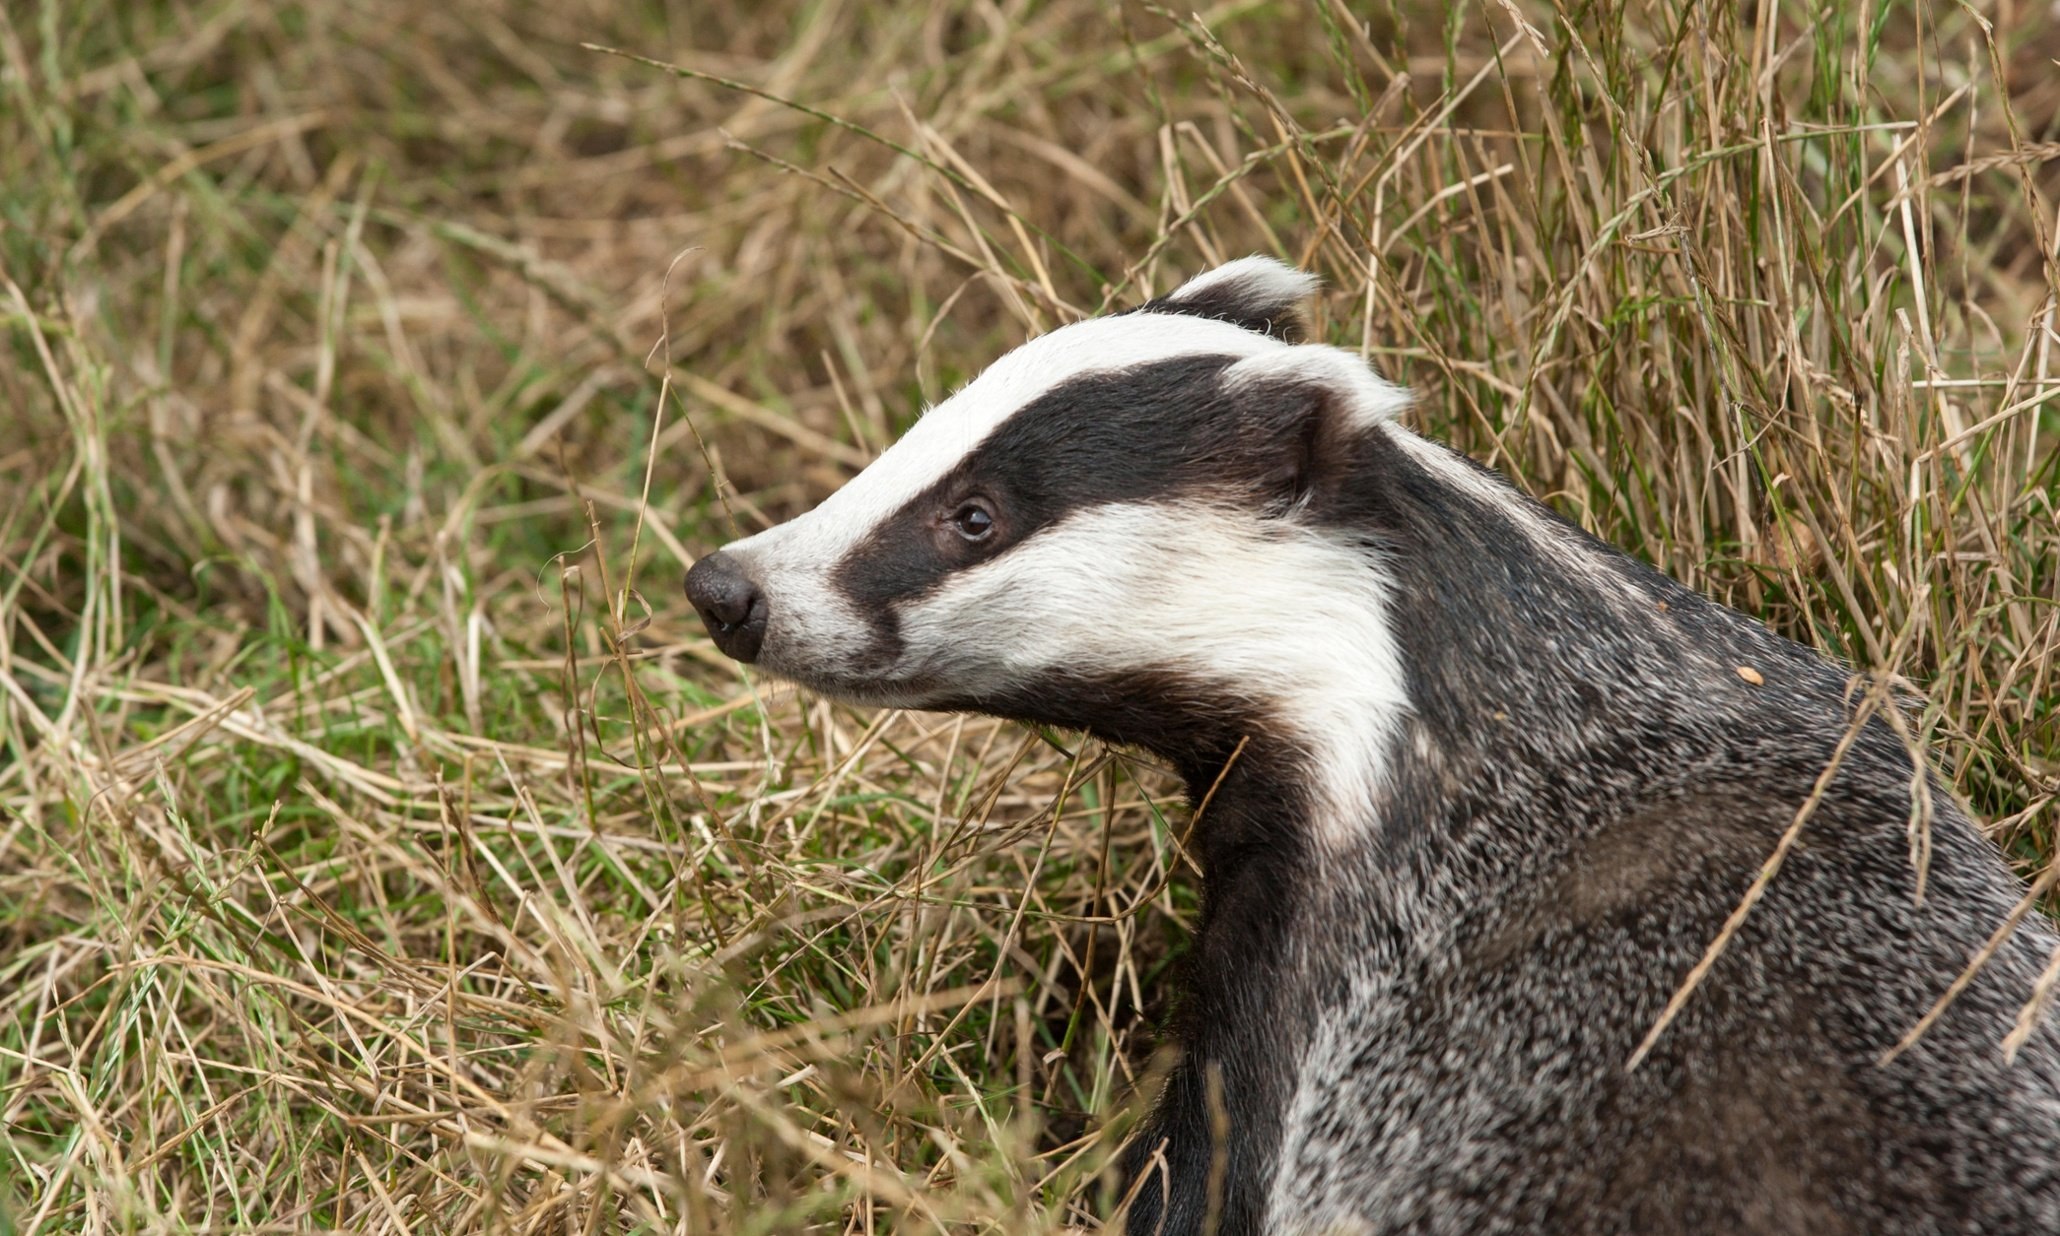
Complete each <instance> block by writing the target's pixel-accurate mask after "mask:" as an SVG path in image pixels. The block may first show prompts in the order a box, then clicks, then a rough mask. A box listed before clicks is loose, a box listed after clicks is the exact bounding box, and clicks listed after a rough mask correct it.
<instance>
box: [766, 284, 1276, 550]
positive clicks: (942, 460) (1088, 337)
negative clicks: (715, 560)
mask: <svg viewBox="0 0 2060 1236" xmlns="http://www.w3.org/2000/svg"><path fill="white" fill-rule="evenodd" d="M1286 350H1288V345H1287V344H1284V343H1282V342H1280V341H1279V340H1277V339H1269V338H1267V337H1266V336H1264V335H1259V334H1255V333H1254V332H1252V331H1248V330H1244V329H1242V328H1240V327H1237V326H1234V325H1232V324H1230V323H1228V322H1218V321H1214V320H1211V319H1208V318H1198V317H1189V316H1187V315H1184V314H1171V313H1140V314H1125V315H1122V316H1118V317H1110V318H1093V319H1090V320H1088V321H1085V322H1075V323H1073V324H1072V325H1070V326H1062V327H1060V328H1059V329H1058V330H1055V331H1053V332H1051V333H1050V334H1048V335H1041V336H1039V337H1038V338H1036V339H1032V340H1031V341H1030V342H1028V343H1026V344H1024V345H1023V346H1022V347H1020V348H1017V349H1016V350H1015V351H1013V352H1010V353H1009V354H1008V355H1006V356H1004V357H1002V358H1001V359H1000V360H998V361H996V362H994V364H992V365H990V366H988V368H987V369H986V371H985V372H983V373H982V374H980V376H979V377H977V378H975V379H973V381H972V382H970V383H968V384H967V385H966V386H965V387H964V388H962V389H961V390H959V392H958V393H957V394H955V395H953V396H951V398H949V399H947V400H945V401H944V402H943V403H941V404H939V405H937V406H936V407H935V408H933V409H931V410H930V411H929V412H928V413H926V414H924V416H923V417H922V419H921V420H918V421H917V422H916V423H915V426H914V427H913V428H911V429H910V430H909V431H908V432H907V433H906V434H904V435H902V438H901V440H900V441H899V442H896V443H895V444H894V445H893V446H892V447H890V448H888V449H887V450H886V451H885V452H884V453H882V454H881V456H880V457H879V458H878V459H876V460H874V461H873V462H872V463H871V464H870V465H869V466H868V467H867V468H866V469H865V471H863V472H861V473H859V474H858V475H857V476H856V477H853V478H852V479H851V481H850V482H849V483H848V484H846V485H845V486H844V487H843V488H842V489H839V490H838V491H837V492H836V493H834V494H831V495H830V496H829V498H828V499H826V500H825V501H824V502H823V504H822V505H821V506H818V507H817V508H816V509H815V510H813V511H811V512H809V513H808V514H806V515H803V516H801V517H799V518H797V519H793V520H790V521H788V522H787V523H784V524H781V525H780V526H778V527H776V528H770V529H767V530H766V531H764V532H761V533H759V534H758V535H757V536H753V537H749V538H747V539H745V540H742V541H739V542H737V543H736V544H735V545H732V546H730V547H729V551H728V552H730V553H732V554H734V555H736V556H738V557H739V558H741V559H743V560H745V561H746V562H747V563H749V564H750V567H749V569H752V570H755V571H779V570H784V569H786V564H789V563H792V564H796V565H800V564H826V563H829V562H832V561H834V560H836V559H837V558H840V557H842V556H843V554H844V553H845V551H847V550H848V549H850V548H851V547H852V546H854V545H856V544H857V543H858V542H859V541H860V540H862V539H863V538H864V537H865V534H866V533H867V532H868V531H870V530H871V529H873V528H874V527H877V526H878V525H879V524H880V522H881V521H883V520H886V519H888V518H890V517H891V516H892V515H893V514H894V513H895V512H896V511H898V510H900V509H901V508H902V506H904V505H905V504H906V503H907V502H908V501H909V500H910V499H911V498H914V497H915V496H916V495H918V494H920V493H922V492H923V491H924V490H925V489H927V488H929V487H930V486H931V485H932V484H934V483H935V482H936V481H937V479H938V478H940V477H942V476H944V475H945V474H946V473H948V472H950V471H951V470H952V469H953V468H954V467H956V466H958V464H959V462H960V461H961V460H963V459H965V458H966V456H968V455H970V454H971V453H972V452H973V451H974V450H976V449H977V448H978V447H979V445H980V444H981V443H982V442H984V441H985V440H986V439H987V437H988V435H990V434H992V433H993V432H994V431H995V430H996V429H997V428H999V427H1000V426H1001V424H1002V422H1004V421H1006V420H1008V419H1009V418H1010V417H1011V416H1014V415H1015V414H1016V413H1017V412H1019V411H1021V410H1022V409H1023V407H1024V406H1025V405H1026V404H1029V403H1031V402H1032V401H1034V400H1035V399H1037V398H1038V397H1039V396H1041V395H1043V394H1045V393H1046V392H1048V391H1050V390H1051V389H1052V388H1054V387H1056V386H1058V385H1060V384H1062V383H1064V382H1068V381H1071V380H1072V379H1074V378H1079V377H1084V376H1086V375H1088V374H1094V373H1109V372H1115V371H1119V370H1123V369H1133V368H1136V367H1138V366H1141V365H1149V364H1152V363H1155V362H1158V361H1165V360H1172V359H1175V358H1177V357H1182V356H1207V355H1215V356H1229V357H1233V358H1245V357H1252V356H1258V355H1262V354H1264V353H1268V352H1277V351H1286ZM759 582H760V583H761V584H762V585H763V584H767V583H769V581H768V580H766V579H763V578H761V579H760V581H759Z"/></svg>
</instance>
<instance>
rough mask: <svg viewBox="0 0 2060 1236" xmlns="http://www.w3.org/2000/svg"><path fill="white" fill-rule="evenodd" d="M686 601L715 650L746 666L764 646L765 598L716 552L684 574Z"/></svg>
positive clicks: (731, 561) (726, 557)
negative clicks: (711, 639)
mask: <svg viewBox="0 0 2060 1236" xmlns="http://www.w3.org/2000/svg"><path fill="white" fill-rule="evenodd" d="M687 600H688V601H689V602H690V603H691V604H692V605H693V607H694V612H695V613H697V614H699V615H701V625H703V626H705V627H707V628H708V634H709V635H711V636H713V637H714V638H715V646H716V647H717V648H720V649H722V650H723V652H724V653H725V654H726V655H728V656H732V657H735V658H736V659H737V660H739V661H742V662H744V663H746V664H749V663H751V662H753V661H756V660H757V659H758V650H759V647H760V646H761V645H763V644H764V643H765V618H766V606H765V594H764V593H762V592H760V591H759V590H758V585H757V584H754V583H752V582H751V579H750V577H749V576H747V575H745V574H744V572H743V570H742V569H741V568H740V567H738V565H737V561H736V559H734V558H732V557H730V556H729V555H728V554H726V553H724V552H722V551H721V550H717V551H716V552H714V553H712V554H710V555H708V556H707V557H706V558H703V559H701V560H700V561H699V562H696V563H695V564H694V565H693V568H692V569H691V570H689V571H688V572H687Z"/></svg>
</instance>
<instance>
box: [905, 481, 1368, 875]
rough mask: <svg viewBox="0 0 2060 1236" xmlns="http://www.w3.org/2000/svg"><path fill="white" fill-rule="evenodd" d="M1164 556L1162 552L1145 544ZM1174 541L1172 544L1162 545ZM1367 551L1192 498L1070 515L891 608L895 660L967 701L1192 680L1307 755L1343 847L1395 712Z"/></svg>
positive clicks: (1360, 818) (1359, 817) (1332, 840)
mask: <svg viewBox="0 0 2060 1236" xmlns="http://www.w3.org/2000/svg"><path fill="white" fill-rule="evenodd" d="M1161 549H1165V550H1166V551H1167V552H1160V550H1161ZM1173 550H1177V552H1172V551H1173ZM1386 596H1387V587H1386V583H1385V579H1384V576H1383V573H1382V572H1381V570H1380V569H1379V566H1378V563H1377V562H1375V561H1374V560H1372V559H1370V558H1369V557H1368V556H1367V554H1366V553H1365V551H1363V550H1362V549H1357V548H1354V547H1351V546H1347V545H1343V544H1340V543H1338V542H1336V541H1333V540H1331V539H1330V538H1329V537H1327V536H1325V535H1323V534H1322V533H1320V532H1317V531H1314V530H1311V529H1308V528H1304V527H1301V526H1298V525H1295V524H1292V523H1287V522H1282V521H1271V522H1266V521H1260V520H1257V519H1255V518H1254V517H1253V516H1252V515H1251V514H1250V513H1248V512H1237V511H1224V510H1219V509H1214V508H1211V507H1208V506H1202V505H1187V504H1181V505H1167V504H1117V505H1108V506H1098V507H1091V508H1087V509H1084V510H1081V511H1078V512H1076V513H1074V514H1073V515H1071V516H1069V517H1068V518H1067V519H1065V520H1063V521H1062V522H1060V523H1059V524H1057V525H1055V526H1053V527H1051V528H1047V529H1045V530H1044V531H1042V532H1039V533H1038V534H1036V535H1035V536H1033V537H1031V538H1030V539H1029V540H1028V541H1026V542H1024V543H1023V544H1021V545H1018V546H1016V547H1015V548H1014V549H1012V550H1011V551H1009V552H1008V553H1007V554H1004V555H1002V556H1001V557H999V558H996V559H994V560H993V561H990V562H987V563H984V564H982V565H980V566H978V567H974V568H972V569H970V570H967V571H963V572H961V573H959V574H958V575H955V576H953V577H952V579H951V581H950V583H949V584H948V586H946V587H944V588H942V589H939V590H938V591H937V592H935V593H933V594H932V595H930V596H928V597H926V598H924V599H923V600H922V601H920V602H918V603H916V604H914V605H911V606H909V607H908V608H907V609H905V610H904V611H903V613H902V615H901V622H902V632H903V636H904V639H905V642H906V644H907V648H908V652H907V659H908V661H909V663H910V664H909V666H908V668H909V669H911V670H913V671H916V672H919V673H923V674H926V675H933V676H935V677H936V678H938V679H940V680H946V681H950V682H951V683H953V685H954V687H956V688H957V689H959V690H960V691H961V692H963V693H964V694H967V695H972V696H978V695H979V694H980V693H982V692H983V691H996V692H998V691H1001V690H1003V689H1005V688H1006V687H1008V686H1010V685H1011V684H1013V683H1017V682H1020V681H1023V680H1024V679H1026V678H1030V677H1032V676H1034V675H1037V674H1039V673H1043V672H1048V671H1055V670H1071V671H1083V672H1089V673H1095V674H1107V675H1121V674H1123V673H1127V672H1155V673H1156V672H1171V673H1175V674H1178V675H1180V676H1181V677H1183V678H1186V679H1188V680H1190V681H1194V682H1198V683H1206V684H1208V685H1209V687H1210V688H1211V689H1212V690H1213V691H1218V692H1221V693H1222V695H1223V696H1224V697H1225V698H1226V699H1229V700H1236V701H1238V703H1239V704H1240V706H1241V707H1243V708H1249V709H1250V710H1251V712H1252V714H1253V715H1254V716H1255V717H1260V718H1264V720H1265V723H1266V724H1267V725H1269V726H1272V727H1279V728H1282V729H1285V730H1286V731H1288V736H1290V737H1291V738H1292V740H1293V741H1294V744H1295V745H1296V746H1298V747H1300V748H1301V749H1303V750H1305V751H1307V752H1309V754H1310V755H1311V756H1312V759H1311V760H1310V764H1311V766H1312V767H1313V768H1315V769H1317V770H1318V773H1317V776H1318V780H1319V783H1320V785H1319V792H1320V793H1321V794H1323V795H1324V797H1325V798H1327V799H1328V800H1329V802H1328V805H1329V806H1331V807H1333V808H1334V809H1333V810H1329V811H1318V812H1315V813H1312V814H1313V817H1314V818H1315V819H1316V820H1317V821H1319V823H1320V824H1321V825H1322V826H1323V827H1325V828H1326V829H1328V830H1330V832H1331V833H1335V834H1337V835H1329V834H1326V835H1324V836H1322V837H1321V838H1320V840H1322V841H1324V842H1327V843H1329V844H1332V845H1336V846H1339V847H1342V846H1344V845H1346V844H1349V843H1350V842H1351V841H1352V840H1353V839H1354V838H1355V836H1356V834H1357V833H1358V832H1359V831H1360V830H1361V829H1363V828H1364V827H1365V826H1366V825H1367V824H1368V823H1369V822H1370V809H1371V806H1372V802H1373V799H1374V797H1375V794H1376V791H1377V790H1378V789H1379V787H1380V785H1381V784H1382V781H1383V778H1384V777H1385V773H1386V768H1387V765H1388V763H1389V758H1390V757H1389V751H1390V748H1391V746H1392V744H1393V741H1394V736H1395V735H1396V734H1397V733H1398V732H1399V730H1400V729H1401V726H1402V722H1403V719H1404V717H1405V716H1406V714H1407V712H1408V707H1409V704H1408V698H1407V693H1406V689H1405V681H1404V678H1403V672H1402V663H1401V657H1400V654H1399V652H1398V651H1397V648H1396V643H1395V639H1394V636H1393V633H1392V631H1391V630H1390V628H1389V624H1388V621H1387V612H1386V611H1387V604H1386Z"/></svg>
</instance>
